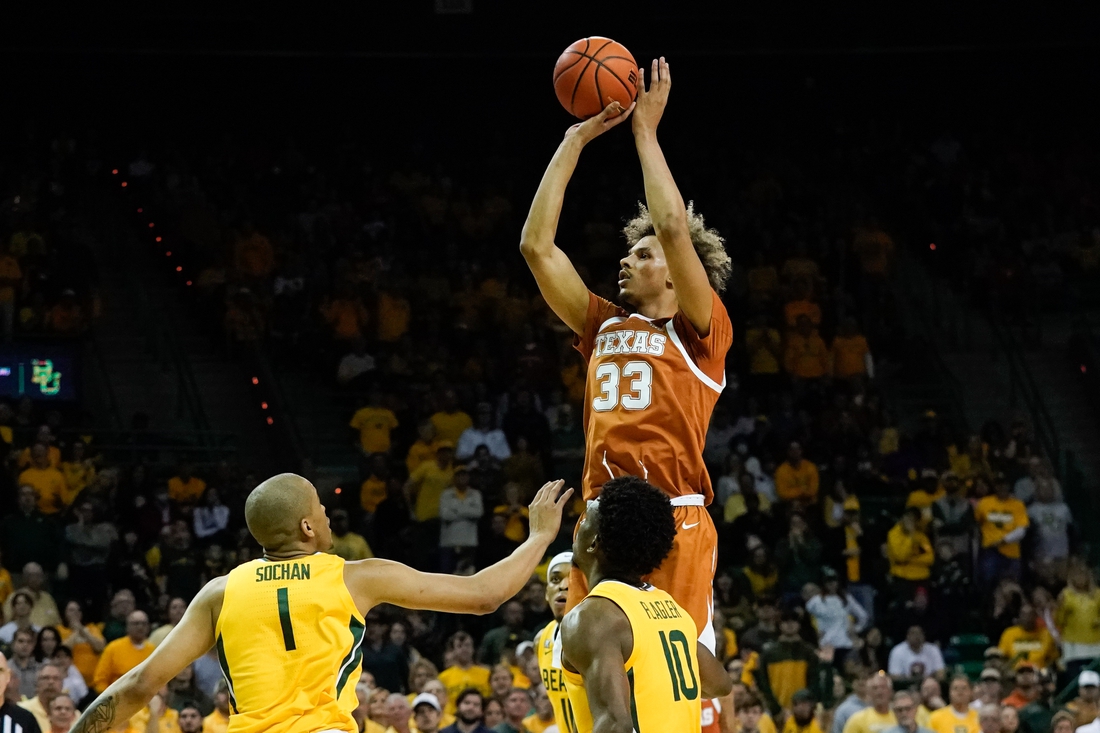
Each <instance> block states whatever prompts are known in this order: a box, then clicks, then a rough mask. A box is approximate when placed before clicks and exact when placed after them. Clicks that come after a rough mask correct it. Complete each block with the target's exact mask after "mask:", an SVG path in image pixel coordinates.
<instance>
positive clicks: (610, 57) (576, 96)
mask: <svg viewBox="0 0 1100 733" xmlns="http://www.w3.org/2000/svg"><path fill="white" fill-rule="evenodd" d="M554 91H555V92H556V93H557V95H558V101H559V102H561V104H562V106H563V107H565V109H566V110H568V112H569V114H571V115H573V116H575V117H579V118H581V119H582V120H587V119H588V118H589V117H594V116H595V115H598V114H599V113H600V112H601V111H603V108H604V107H606V106H607V105H609V104H610V103H611V102H613V101H616V102H618V103H619V104H621V105H622V106H623V108H624V109H625V108H627V107H629V106H630V104H631V102H633V101H634V97H636V96H637V95H638V64H637V63H636V62H635V61H634V56H633V55H632V54H631V53H630V51H627V50H626V47H625V46H623V45H622V44H621V43H616V42H615V41H612V40H611V39H610V38H602V37H600V36H592V37H591V38H582V39H581V40H579V41H577V42H576V43H574V44H573V45H571V46H570V47H569V48H567V49H565V51H564V52H563V53H562V55H561V56H560V57H559V58H558V63H557V64H555V66H554Z"/></svg>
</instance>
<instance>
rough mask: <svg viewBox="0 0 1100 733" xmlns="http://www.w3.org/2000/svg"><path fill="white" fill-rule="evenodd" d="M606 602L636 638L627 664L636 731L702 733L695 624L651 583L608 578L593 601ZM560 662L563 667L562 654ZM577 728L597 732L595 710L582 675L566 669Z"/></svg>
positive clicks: (585, 732)
mask: <svg viewBox="0 0 1100 733" xmlns="http://www.w3.org/2000/svg"><path fill="white" fill-rule="evenodd" d="M593 596H597V597H600V598H606V599H608V600H609V601H611V602H612V603H614V604H615V605H616V606H618V607H619V608H621V609H622V611H623V613H625V614H626V618H627V621H628V622H629V623H630V629H631V632H632V633H633V635H634V650H633V651H632V652H631V653H630V658H629V659H627V660H626V664H625V665H624V666H625V669H626V679H627V682H628V683H629V685H630V714H631V717H632V718H633V722H634V730H635V732H636V733H652V732H653V731H660V733H698V731H699V730H700V726H701V722H700V709H701V708H700V706H701V704H702V701H701V700H700V683H699V658H698V655H697V654H696V643H697V639H698V638H699V634H698V631H697V630H696V628H695V622H694V621H692V620H691V616H689V615H688V612H687V611H685V610H684V609H683V608H681V607H680V606H679V605H678V604H677V603H676V601H674V600H672V596H670V595H669V594H668V593H665V592H664V591H663V590H658V589H657V588H654V587H653V586H651V585H648V584H647V585H645V586H643V587H641V588H637V587H634V586H632V585H627V584H626V583H620V582H619V581H616V580H604V581H602V582H600V583H599V584H598V585H596V587H595V588H593V589H592V590H591V591H589V592H588V597H589V598H591V597H593ZM554 661H555V663H556V664H557V666H559V667H561V666H562V665H561V654H560V653H559V654H556V655H555V659H554ZM562 677H563V678H564V679H565V687H566V691H567V693H568V695H569V703H570V705H571V706H572V708H573V723H574V726H573V727H574V730H576V731H578V732H579V733H589V731H591V730H592V711H591V709H590V708H589V707H588V696H587V694H586V693H585V689H584V678H582V677H581V675H579V674H577V673H575V672H570V671H569V670H568V669H565V668H564V667H563V668H562Z"/></svg>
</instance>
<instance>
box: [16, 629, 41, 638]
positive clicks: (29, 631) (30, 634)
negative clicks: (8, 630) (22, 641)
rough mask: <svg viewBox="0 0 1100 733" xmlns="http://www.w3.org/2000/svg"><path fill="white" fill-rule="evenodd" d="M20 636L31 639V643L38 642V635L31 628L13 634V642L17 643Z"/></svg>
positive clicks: (18, 630) (17, 630)
mask: <svg viewBox="0 0 1100 733" xmlns="http://www.w3.org/2000/svg"><path fill="white" fill-rule="evenodd" d="M20 636H26V637H27V638H29V639H30V640H31V641H38V634H36V633H34V629H31V628H26V629H16V630H15V633H14V634H12V637H11V640H12V641H15V640H16V639H18V638H19V637H20Z"/></svg>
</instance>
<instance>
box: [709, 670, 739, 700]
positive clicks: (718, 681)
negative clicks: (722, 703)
mask: <svg viewBox="0 0 1100 733" xmlns="http://www.w3.org/2000/svg"><path fill="white" fill-rule="evenodd" d="M731 692H733V678H732V677H730V676H729V675H728V674H722V675H714V679H708V678H707V677H704V678H703V697H705V698H706V699H708V700H713V699H714V698H716V697H725V696H726V695H728V694H730V693H731Z"/></svg>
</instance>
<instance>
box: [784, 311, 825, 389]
mask: <svg viewBox="0 0 1100 733" xmlns="http://www.w3.org/2000/svg"><path fill="white" fill-rule="evenodd" d="M783 368H784V369H786V370H787V373H788V374H790V375H791V376H792V377H795V378H797V379H820V378H821V377H824V376H825V375H826V374H828V373H829V349H828V347H826V346H825V342H824V341H822V340H821V336H820V335H819V334H818V332H817V331H816V330H815V329H814V327H813V323H811V321H810V319H809V317H807V316H805V315H801V316H799V317H798V326H797V327H796V328H795V330H794V332H792V333H791V334H789V335H788V336H787V348H786V349H785V350H784V352H783Z"/></svg>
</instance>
